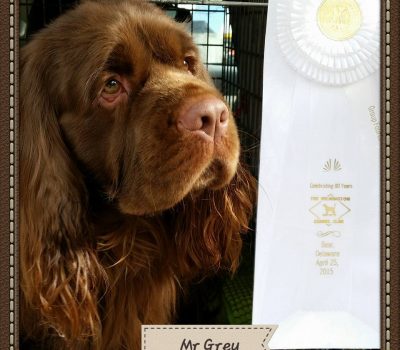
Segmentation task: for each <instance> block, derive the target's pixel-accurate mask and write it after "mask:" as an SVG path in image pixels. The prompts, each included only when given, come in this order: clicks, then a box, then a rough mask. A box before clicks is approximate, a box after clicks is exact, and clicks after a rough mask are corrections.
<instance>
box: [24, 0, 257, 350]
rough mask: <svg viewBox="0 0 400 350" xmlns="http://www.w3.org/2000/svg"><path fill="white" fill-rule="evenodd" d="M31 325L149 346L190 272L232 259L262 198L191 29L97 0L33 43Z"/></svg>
mask: <svg viewBox="0 0 400 350" xmlns="http://www.w3.org/2000/svg"><path fill="white" fill-rule="evenodd" d="M20 81H21V89H20V100H21V103H20V216H21V217H20V284H21V301H20V309H21V313H20V318H21V320H20V323H21V334H22V337H23V339H25V340H26V339H30V340H34V341H35V342H36V344H39V345H38V346H39V348H41V349H57V350H62V349H74V350H80V349H107V350H114V349H115V350H120V349H133V350H138V349H139V348H140V326H141V325H142V324H165V323H169V322H173V320H174V314H175V311H176V302H177V300H178V297H179V295H180V294H181V293H182V291H183V290H184V288H185V286H187V285H188V283H190V282H191V281H193V280H195V279H199V278H203V277H204V276H207V275H211V274H214V273H216V272H217V271H220V270H222V269H223V270H226V271H234V270H235V268H236V267H237V265H238V261H239V255H240V250H241V245H242V240H241V234H242V233H244V232H245V231H246V230H247V225H248V221H249V217H250V215H251V212H252V207H253V203H254V197H255V185H254V179H253V178H252V177H251V176H250V175H249V173H248V172H247V171H246V170H244V168H243V167H242V166H241V165H240V163H239V153H240V146H239V139H238V132H237V128H236V126H235V122H234V119H233V117H232V114H231V112H230V111H229V109H228V107H227V105H226V103H225V102H224V100H223V97H222V96H221V94H220V93H219V92H218V91H217V90H216V89H215V87H214V86H213V84H212V81H211V79H210V77H209V76H208V74H207V72H206V70H205V68H204V66H203V65H202V63H201V62H200V60H199V52H198V50H197V49H196V47H195V46H194V44H193V42H192V40H191V38H190V35H188V34H187V33H186V31H185V30H184V28H183V26H181V25H180V24H178V23H175V22H174V21H173V20H172V19H169V18H168V17H167V16H166V15H164V14H163V12H162V10H160V9H158V8H157V7H156V6H154V5H151V4H149V3H144V2H139V1H133V0H115V1H86V2H84V3H83V4H81V5H79V6H77V7H76V8H75V9H73V10H71V11H69V12H68V13H66V14H65V15H63V16H61V17H59V18H58V19H57V20H55V21H54V22H53V23H52V24H51V25H49V26H48V27H47V28H45V29H44V30H42V31H41V32H40V33H38V34H37V35H36V36H35V37H34V39H33V40H32V41H31V42H29V43H28V44H27V45H26V46H25V47H24V48H23V49H22V50H21V65H20Z"/></svg>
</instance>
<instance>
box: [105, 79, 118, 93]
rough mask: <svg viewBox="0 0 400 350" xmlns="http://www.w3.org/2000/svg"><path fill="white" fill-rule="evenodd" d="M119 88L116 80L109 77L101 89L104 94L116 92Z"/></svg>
mask: <svg viewBox="0 0 400 350" xmlns="http://www.w3.org/2000/svg"><path fill="white" fill-rule="evenodd" d="M120 89H121V84H120V82H119V81H118V80H115V79H110V80H108V81H107V83H106V85H104V89H103V91H104V92H105V93H106V94H111V95H112V94H116V93H118V92H119V90H120Z"/></svg>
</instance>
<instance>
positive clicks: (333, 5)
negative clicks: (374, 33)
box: [317, 0, 362, 41]
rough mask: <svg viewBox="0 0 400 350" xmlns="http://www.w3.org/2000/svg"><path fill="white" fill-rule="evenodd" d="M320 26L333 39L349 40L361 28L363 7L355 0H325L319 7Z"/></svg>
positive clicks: (318, 18) (318, 19)
mask: <svg viewBox="0 0 400 350" xmlns="http://www.w3.org/2000/svg"><path fill="white" fill-rule="evenodd" d="M317 21H318V26H319V29H320V30H321V32H322V33H323V34H324V35H325V36H326V37H328V38H329V39H332V40H338V41H340V40H347V39H350V38H352V37H353V36H354V35H355V34H356V33H357V32H358V30H359V29H360V27H361V23H362V13H361V9H360V7H359V5H358V3H357V1H355V0H325V1H323V2H322V4H321V6H320V7H319V8H318V12H317Z"/></svg>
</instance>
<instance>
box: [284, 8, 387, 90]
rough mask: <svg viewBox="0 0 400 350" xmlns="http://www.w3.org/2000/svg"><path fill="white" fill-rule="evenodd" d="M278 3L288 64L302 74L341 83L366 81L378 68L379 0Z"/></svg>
mask: <svg viewBox="0 0 400 350" xmlns="http://www.w3.org/2000/svg"><path fill="white" fill-rule="evenodd" d="M277 5H278V6H277V26H278V27H277V33H278V42H279V46H280V48H281V50H282V52H283V54H284V56H285V57H286V59H287V60H288V62H289V63H290V65H291V66H292V67H293V68H294V69H295V70H296V71H298V72H299V73H301V74H302V75H303V76H305V77H307V78H309V79H312V80H314V81H317V82H319V83H323V84H327V85H333V86H341V85H347V84H351V83H354V82H356V81H359V80H362V79H364V78H366V77H367V76H369V75H371V74H372V73H374V72H375V71H376V70H377V69H378V67H379V4H378V5H377V4H376V2H375V4H374V3H370V2H368V1H367V0H322V1H321V0H280V1H279V3H278V4H277ZM377 6H378V8H377Z"/></svg>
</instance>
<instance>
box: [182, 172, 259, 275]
mask: <svg viewBox="0 0 400 350" xmlns="http://www.w3.org/2000/svg"><path fill="white" fill-rule="evenodd" d="M255 200H256V181H255V179H254V177H253V176H252V175H251V174H250V173H249V172H248V171H247V170H246V169H244V168H243V166H241V165H240V164H239V166H238V170H237V173H236V175H235V177H234V178H233V180H232V181H231V183H230V184H229V185H227V186H226V187H224V188H222V189H219V190H215V191H212V190H206V191H205V192H204V193H203V194H202V195H200V196H198V197H194V198H191V197H188V198H186V199H185V200H184V201H183V202H182V203H181V204H180V205H179V206H178V208H177V209H176V213H177V215H178V216H179V217H178V218H177V220H175V225H176V227H175V232H176V236H175V239H176V241H177V261H178V268H179V270H180V272H181V274H182V277H183V278H184V279H185V278H189V279H190V278H193V277H196V276H198V275H199V274H202V275H204V274H209V273H214V272H216V271H218V270H220V269H225V270H228V271H235V270H236V268H237V267H238V264H239V258H240V252H241V248H242V238H241V235H242V234H243V233H245V232H247V230H248V223H249V221H250V218H251V215H252V212H253V207H254V203H255Z"/></svg>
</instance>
